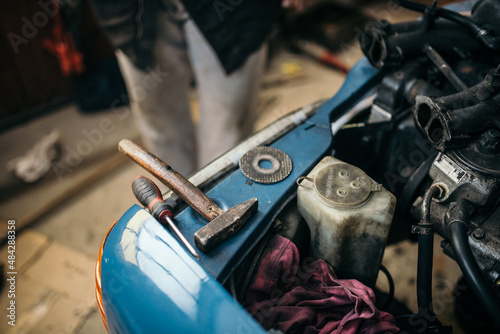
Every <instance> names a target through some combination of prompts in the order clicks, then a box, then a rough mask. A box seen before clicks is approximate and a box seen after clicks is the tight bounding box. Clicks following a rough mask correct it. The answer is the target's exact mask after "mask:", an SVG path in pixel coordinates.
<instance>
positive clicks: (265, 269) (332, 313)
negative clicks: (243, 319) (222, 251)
mask: <svg viewBox="0 0 500 334" xmlns="http://www.w3.org/2000/svg"><path fill="white" fill-rule="evenodd" d="M374 302H375V295H374V293H373V291H372V290H371V289H370V288H368V287H367V286H365V285H364V284H362V283H361V282H359V281H357V280H354V279H338V278H337V277H336V275H335V273H334V272H333V269H332V267H330V266H329V265H328V264H327V263H326V262H325V261H323V260H316V261H314V260H312V259H306V260H304V261H302V265H301V266H300V267H299V252H298V250H297V247H296V246H295V244H293V242H291V241H290V240H288V239H286V238H283V237H281V236H279V235H276V236H275V237H274V238H273V239H271V241H270V248H269V249H268V250H267V252H266V254H265V255H264V257H263V259H262V261H261V263H260V265H259V268H258V271H257V273H256V276H255V278H254V280H253V282H252V284H251V285H250V287H249V288H248V291H247V295H246V301H245V305H247V311H248V312H249V313H250V314H251V315H252V316H253V317H254V318H255V319H256V320H257V321H258V322H259V323H260V324H261V325H262V326H263V327H264V328H265V329H266V330H269V329H271V328H274V329H278V330H281V331H282V332H284V333H304V334H313V333H314V334H316V333H320V334H326V333H366V334H375V333H397V332H399V329H398V328H397V327H396V325H395V324H394V317H393V316H392V315H390V314H389V313H387V312H383V311H379V310H377V308H376V307H375V303H374Z"/></svg>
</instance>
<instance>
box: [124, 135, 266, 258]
mask: <svg viewBox="0 0 500 334" xmlns="http://www.w3.org/2000/svg"><path fill="white" fill-rule="evenodd" d="M118 148H119V149H120V151H121V152H122V153H124V154H125V155H127V156H128V157H130V158H131V159H132V160H134V161H135V162H136V163H138V164H139V165H140V166H142V167H143V168H144V169H146V170H147V171H149V172H150V173H151V174H153V175H154V176H156V177H157V178H158V179H159V180H160V181H162V182H163V183H164V184H165V185H166V186H167V187H168V188H170V190H172V191H173V192H174V193H175V194H177V196H179V197H180V198H181V199H182V200H184V202H186V203H187V204H188V205H189V206H191V208H193V209H194V210H196V211H197V212H198V213H199V214H201V215H202V216H203V217H204V218H206V219H207V220H209V221H210V223H208V224H207V225H205V226H204V227H202V228H201V229H200V230H198V231H197V232H196V233H195V234H194V241H195V243H196V246H197V247H198V248H199V249H201V250H202V251H203V252H205V253H206V252H208V251H210V250H211V249H213V248H214V247H215V246H217V245H218V244H220V243H221V242H222V241H224V240H226V239H227V238H229V237H230V236H232V235H233V234H235V233H236V232H238V231H239V230H240V228H241V227H242V226H243V225H244V224H245V223H246V222H247V221H248V220H249V219H250V217H252V215H253V214H254V213H255V212H256V211H257V207H258V200H257V198H252V199H249V200H247V201H245V202H243V203H241V204H238V205H236V206H234V207H232V208H231V209H229V210H227V211H226V212H224V211H223V210H222V209H221V208H219V207H218V206H217V205H216V204H215V203H214V202H213V201H212V200H211V199H210V198H208V196H207V195H205V194H204V193H203V192H202V191H201V190H200V189H198V188H197V187H196V186H195V185H193V184H192V183H191V182H189V180H188V179H186V178H185V177H184V176H182V175H181V174H179V173H178V172H176V171H175V170H173V169H172V167H170V166H169V165H168V164H167V163H165V162H164V161H162V160H160V159H159V158H158V157H157V156H155V155H154V154H151V153H149V152H147V151H145V150H144V149H142V148H141V147H140V146H138V145H137V144H135V143H134V142H132V141H130V140H128V139H122V140H121V141H120V143H119V144H118Z"/></svg>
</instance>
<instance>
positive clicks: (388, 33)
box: [359, 20, 481, 68]
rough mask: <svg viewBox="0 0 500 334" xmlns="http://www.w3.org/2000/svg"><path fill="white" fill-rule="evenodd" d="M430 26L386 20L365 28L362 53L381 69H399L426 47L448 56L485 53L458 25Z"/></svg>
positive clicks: (416, 22) (437, 23)
mask: <svg viewBox="0 0 500 334" xmlns="http://www.w3.org/2000/svg"><path fill="white" fill-rule="evenodd" d="M427 25H429V24H428V23H427V22H425V21H423V20H418V21H413V22H406V23H396V24H393V25H391V24H389V23H388V22H387V21H383V20H382V21H380V22H379V23H377V24H372V25H370V26H368V27H367V28H365V30H364V31H363V33H362V34H361V35H360V38H359V42H360V45H361V49H362V50H363V53H364V54H365V56H366V57H367V58H368V60H369V61H370V63H371V64H372V65H373V66H375V67H377V68H382V67H393V66H399V65H401V64H402V63H403V61H404V60H405V59H408V58H410V57H413V56H415V55H420V54H422V52H423V48H424V46H425V45H431V46H432V47H433V48H435V49H436V50H437V51H438V52H440V53H445V54H450V53H456V50H464V51H465V50H466V51H468V52H476V51H477V50H479V49H481V44H480V43H479V42H478V41H477V40H475V38H474V36H472V35H471V34H470V33H469V32H468V31H467V29H465V28H463V27H461V26H460V25H458V24H456V23H453V22H447V21H442V20H439V21H436V22H434V23H433V24H432V25H431V28H430V29H426V28H425V27H426V26H427Z"/></svg>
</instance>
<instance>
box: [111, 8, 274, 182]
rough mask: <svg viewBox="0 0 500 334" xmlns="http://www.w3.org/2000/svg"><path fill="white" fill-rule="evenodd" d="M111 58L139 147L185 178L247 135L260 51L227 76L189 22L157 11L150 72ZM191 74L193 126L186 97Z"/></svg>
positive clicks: (253, 108)
mask: <svg viewBox="0 0 500 334" xmlns="http://www.w3.org/2000/svg"><path fill="white" fill-rule="evenodd" d="M181 16H182V15H181ZM117 57H118V62H119V65H120V68H121V71H122V74H123V77H124V80H125V84H126V86H127V90H128V92H129V95H130V99H131V108H132V111H133V113H134V115H135V117H136V120H137V123H138V127H139V130H140V132H141V135H142V137H143V140H144V144H145V145H146V147H147V148H148V149H149V150H150V151H151V152H153V153H154V154H156V155H157V156H158V157H159V158H161V159H162V160H164V161H165V162H167V163H168V164H169V165H171V166H172V167H173V168H174V169H176V170H177V171H179V172H180V173H181V174H183V175H186V176H187V175H189V174H191V173H192V172H194V171H195V170H196V168H199V167H201V166H204V165H205V164H206V163H208V162H210V161H211V160H213V159H214V158H216V157H217V156H219V155H220V154H222V153H224V152H225V151H227V150H228V149H230V148H232V147H233V146H234V145H235V144H237V143H238V142H239V141H241V140H242V139H243V138H245V137H247V136H248V135H249V134H251V132H252V131H253V124H254V121H255V116H256V107H257V103H258V90H259V78H260V76H261V73H262V69H263V66H264V60H265V47H261V49H260V50H258V51H257V52H255V53H254V54H252V55H251V56H250V57H249V58H248V59H247V61H246V63H245V64H244V65H243V66H242V67H241V68H239V69H238V70H236V71H235V72H233V73H231V75H229V76H228V75H227V74H226V73H225V71H224V69H223V68H222V65H221V64H220V62H219V60H218V58H217V56H216V54H215V53H214V51H213V50H212V48H211V47H210V45H209V44H208V42H207V41H206V40H205V38H204V37H203V35H202V33H201V32H200V31H199V29H198V27H197V26H196V24H195V23H194V22H193V20H192V19H190V18H189V17H186V16H184V18H179V15H172V14H171V13H168V12H163V13H162V14H160V15H159V19H158V36H157V40H156V42H155V46H154V59H155V63H154V64H153V66H152V67H151V68H148V69H147V70H145V71H142V70H139V69H138V68H137V67H135V66H134V65H133V64H132V62H131V61H130V60H129V59H128V58H127V56H125V55H124V54H123V53H122V52H120V51H118V52H117ZM192 74H194V78H195V81H196V87H197V93H198V100H199V110H200V121H199V124H198V126H197V127H195V125H194V124H193V121H192V118H191V113H190V105H189V99H188V91H189V87H190V83H191V79H192Z"/></svg>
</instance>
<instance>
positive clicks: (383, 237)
mask: <svg viewBox="0 0 500 334" xmlns="http://www.w3.org/2000/svg"><path fill="white" fill-rule="evenodd" d="M299 181H300V183H299V187H298V190H297V201H298V206H299V212H300V214H301V215H302V216H303V217H304V219H305V220H306V222H307V224H308V225H309V229H310V230H311V251H312V254H313V255H314V256H315V257H316V258H319V259H324V260H326V261H327V262H328V263H330V264H331V265H332V267H333V269H334V270H335V272H336V274H337V276H338V277H339V278H355V279H357V280H359V281H361V282H362V283H364V284H366V285H368V286H371V287H373V286H374V285H375V281H376V279H377V274H378V270H379V266H380V262H381V261H382V255H383V254H384V248H385V244H386V241H387V237H388V235H389V230H390V227H391V221H392V217H393V214H394V208H395V206H396V198H395V197H394V195H393V194H391V193H390V192H389V191H387V190H386V189H384V188H383V187H382V186H381V185H380V184H377V183H376V182H375V181H373V180H372V179H371V178H370V177H369V176H368V175H366V173H365V172H363V171H362V170H361V169H359V168H357V167H355V166H353V165H349V164H347V163H345V162H343V161H340V160H338V159H335V158H333V157H325V158H324V159H323V160H321V162H320V163H319V164H318V165H317V166H316V167H315V168H314V169H313V170H312V171H311V173H309V175H307V177H305V178H301V179H299Z"/></svg>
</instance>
